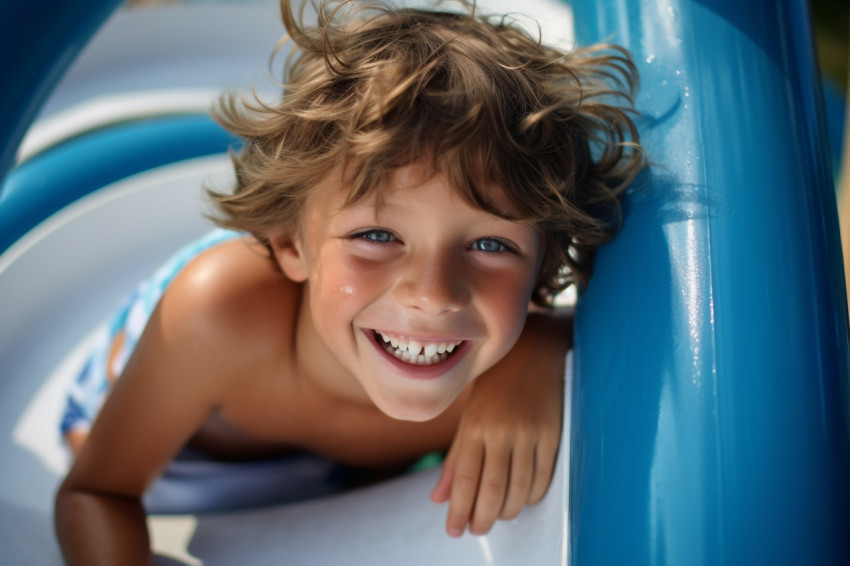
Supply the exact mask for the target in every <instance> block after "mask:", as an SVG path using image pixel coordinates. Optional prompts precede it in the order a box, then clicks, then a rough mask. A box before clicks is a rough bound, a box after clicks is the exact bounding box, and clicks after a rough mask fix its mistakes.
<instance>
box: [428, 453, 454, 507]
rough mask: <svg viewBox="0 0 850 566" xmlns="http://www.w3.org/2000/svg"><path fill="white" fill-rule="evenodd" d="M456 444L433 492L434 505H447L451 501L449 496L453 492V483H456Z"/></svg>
mask: <svg viewBox="0 0 850 566" xmlns="http://www.w3.org/2000/svg"><path fill="white" fill-rule="evenodd" d="M455 446H456V443H455V444H452V446H451V448H450V449H449V452H448V454H446V459H445V460H444V461H443V469H442V471H441V472H440V479H438V480H437V485H435V486H434V489H433V490H431V501H433V502H434V503H445V502H446V501H448V500H449V495H451V492H452V483H453V481H454V471H455V454H457V450H456V449H455Z"/></svg>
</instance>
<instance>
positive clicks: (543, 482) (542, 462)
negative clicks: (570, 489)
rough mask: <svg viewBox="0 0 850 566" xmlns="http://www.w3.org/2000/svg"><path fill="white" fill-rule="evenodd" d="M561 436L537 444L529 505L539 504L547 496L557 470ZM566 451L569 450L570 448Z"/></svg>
mask: <svg viewBox="0 0 850 566" xmlns="http://www.w3.org/2000/svg"><path fill="white" fill-rule="evenodd" d="M559 441H560V436H556V437H555V438H547V439H545V440H544V441H541V442H539V443H538V444H537V448H536V450H535V460H534V475H533V479H532V484H531V491H530V493H529V496H528V503H530V504H533V503H539V502H540V500H541V499H543V496H544V495H546V490H547V489H548V488H549V482H551V481H552V473H553V472H554V470H555V458H556V457H557V456H558V444H559ZM566 449H569V448H568V447H567V448H566Z"/></svg>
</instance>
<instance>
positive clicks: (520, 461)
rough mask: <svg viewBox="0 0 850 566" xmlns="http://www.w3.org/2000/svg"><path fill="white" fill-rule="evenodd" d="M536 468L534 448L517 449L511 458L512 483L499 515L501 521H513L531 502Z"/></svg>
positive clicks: (519, 447) (527, 446)
mask: <svg viewBox="0 0 850 566" xmlns="http://www.w3.org/2000/svg"><path fill="white" fill-rule="evenodd" d="M534 468H535V465H534V446H529V445H526V446H524V447H521V446H518V447H516V448H515V449H514V453H513V457H512V458H511V468H510V483H509V485H508V492H507V495H506V497H505V502H504V504H503V505H502V509H501V512H500V513H499V518H500V519H513V518H514V517H516V516H517V515H519V512H520V511H522V508H523V507H524V506H525V504H526V503H528V502H529V495H530V493H531V485H532V479H533V476H534V471H535V469H534Z"/></svg>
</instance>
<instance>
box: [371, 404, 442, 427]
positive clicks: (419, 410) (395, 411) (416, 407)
mask: <svg viewBox="0 0 850 566" xmlns="http://www.w3.org/2000/svg"><path fill="white" fill-rule="evenodd" d="M375 405H377V407H378V408H379V409H380V410H381V411H382V412H383V413H384V414H385V415H387V416H388V417H390V418H393V419H395V420H397V421H411V422H419V423H421V422H425V421H430V420H431V419H435V418H437V417H438V416H440V415H441V414H443V412H444V411H445V410H446V409H447V408H448V406H449V405H450V403H439V404H438V403H434V404H427V403H382V402H381V403H379V402H376V403H375Z"/></svg>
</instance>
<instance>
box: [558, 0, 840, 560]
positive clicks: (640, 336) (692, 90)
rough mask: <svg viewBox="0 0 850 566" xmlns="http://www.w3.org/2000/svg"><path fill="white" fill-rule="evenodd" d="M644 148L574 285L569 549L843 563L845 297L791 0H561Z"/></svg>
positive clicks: (809, 76) (608, 556)
mask: <svg viewBox="0 0 850 566" xmlns="http://www.w3.org/2000/svg"><path fill="white" fill-rule="evenodd" d="M574 10H575V20H576V28H577V30H576V32H577V39H578V41H579V43H580V44H590V43H596V42H599V41H612V42H615V43H619V44H622V45H624V46H626V47H628V48H629V49H631V50H632V52H633V54H634V56H635V58H636V60H637V61H638V63H639V66H640V70H641V73H642V76H641V80H642V83H641V84H642V93H641V95H640V99H639V110H640V111H641V112H642V113H643V114H644V116H643V117H642V119H641V124H640V126H641V132H642V136H643V141H644V142H645V144H646V147H647V149H648V152H649V158H650V159H651V160H652V161H653V162H655V163H657V164H656V165H655V166H654V167H652V171H651V180H650V183H649V184H648V186H643V187H633V189H632V190H631V192H630V194H629V197H628V202H627V206H626V216H625V225H624V229H623V231H622V233H621V235H620V236H619V238H618V239H617V240H616V241H615V242H614V243H613V244H611V245H610V246H607V247H606V248H604V249H603V250H601V252H600V254H599V257H598V262H597V266H596V273H595V274H594V276H593V279H592V280H591V283H590V286H589V288H588V289H587V292H586V293H584V295H583V296H582V298H581V300H580V305H579V308H578V313H577V328H576V367H577V375H576V381H575V390H574V396H573V398H574V407H573V431H574V437H573V443H572V447H571V450H572V470H571V480H570V487H571V491H570V494H571V495H570V497H571V509H570V518H571V529H572V530H571V537H570V543H571V557H572V564H573V565H575V566H590V565H622V564H628V565H630V566H641V565H648V564H653V565H671V566H672V565H685V564H686V565H688V566H699V565H701V564H706V565H709V564H711V565H714V564H850V534H848V531H847V528H848V525H850V430H848V423H850V420H848V407H850V403H849V402H848V401H850V399H848V338H847V314H846V313H847V304H846V300H845V297H844V282H843V281H844V277H843V269H842V264H841V254H840V248H839V238H838V227H837V215H836V210H835V200H834V194H833V191H832V179H831V171H830V169H829V164H828V162H827V160H828V151H827V146H826V143H825V137H824V134H823V131H824V130H823V111H822V102H821V99H820V92H819V88H820V87H819V80H818V76H817V71H816V67H815V65H814V60H813V54H812V48H811V45H812V44H811V37H810V31H809V28H808V25H809V24H808V14H807V6H806V4H805V3H804V2H802V1H792V0H788V1H783V0H747V1H742V0H728V1H720V0H716V1H714V2H709V1H707V0H706V1H702V2H700V1H693V0H664V1H663V2H662V1H648V0H606V1H605V2H600V1H598V0H576V2H574Z"/></svg>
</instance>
